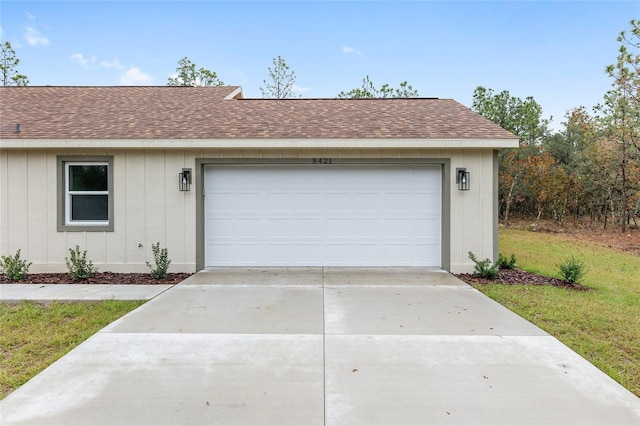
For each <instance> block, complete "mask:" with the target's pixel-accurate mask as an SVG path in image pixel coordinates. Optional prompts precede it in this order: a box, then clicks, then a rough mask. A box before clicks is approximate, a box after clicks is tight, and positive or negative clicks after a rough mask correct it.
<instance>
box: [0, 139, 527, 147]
mask: <svg viewBox="0 0 640 426" xmlns="http://www.w3.org/2000/svg"><path fill="white" fill-rule="evenodd" d="M518 146H519V141H518V139H517V138H509V139H507V138H504V139H503V138H496V139H483V138H459V139H438V138H433V139H426V138H424V139H423V138H420V139H394V138H387V139H372V138H362V139H301V138H298V139H295V138H292V139H284V138H282V139H276V138H273V139H228V138H227V139H224V138H223V139H0V148H1V149H54V148H61V149H71V148H85V149H87V148H100V149H105V148H117V149H142V148H144V149H149V148H156V149H194V148H195V149H206V148H209V149H211V148H219V149H226V148H228V149H232V148H233V149H242V148H244V149H247V148H252V149H285V148H360V149H362V148H377V149H406V148H431V149H433V148H440V149H443V148H446V149H451V148H475V149H479V148H482V149H487V148H490V149H499V148H517V147H518Z"/></svg>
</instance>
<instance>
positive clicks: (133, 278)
mask: <svg viewBox="0 0 640 426" xmlns="http://www.w3.org/2000/svg"><path fill="white" fill-rule="evenodd" d="M191 275H193V274H188V273H175V274H167V278H165V279H163V280H157V279H155V278H153V277H152V276H151V274H140V273H138V274H128V273H116V272H99V273H97V274H95V276H94V277H93V278H87V279H86V280H78V281H72V280H71V277H70V276H69V274H28V275H27V276H26V277H25V278H23V279H21V280H19V281H8V280H7V279H6V278H5V276H4V275H0V284H118V285H128V284H144V285H154V284H178V283H179V282H181V281H183V280H185V279H187V278H188V277H190V276H191Z"/></svg>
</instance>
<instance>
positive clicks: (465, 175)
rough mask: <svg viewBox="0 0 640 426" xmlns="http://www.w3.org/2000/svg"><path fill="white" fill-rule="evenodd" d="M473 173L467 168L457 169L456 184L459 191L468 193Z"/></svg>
mask: <svg viewBox="0 0 640 426" xmlns="http://www.w3.org/2000/svg"><path fill="white" fill-rule="evenodd" d="M470 180H471V173H469V172H468V171H467V169H465V168H462V167H460V168H457V169H456V183H457V184H458V191H468V190H469V188H470Z"/></svg>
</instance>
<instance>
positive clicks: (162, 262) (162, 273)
mask: <svg viewBox="0 0 640 426" xmlns="http://www.w3.org/2000/svg"><path fill="white" fill-rule="evenodd" d="M151 252H152V253H153V260H154V262H155V264H156V267H155V268H154V267H153V266H151V263H149V262H147V266H148V267H149V269H151V276H152V277H153V278H155V279H157V280H162V279H164V278H167V271H168V270H169V265H170V264H171V259H169V251H168V250H167V249H166V248H163V249H160V242H159V241H158V242H157V243H155V244H151Z"/></svg>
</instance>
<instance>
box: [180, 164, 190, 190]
mask: <svg viewBox="0 0 640 426" xmlns="http://www.w3.org/2000/svg"><path fill="white" fill-rule="evenodd" d="M178 178H179V188H180V191H190V190H191V169H182V172H180V173H178Z"/></svg>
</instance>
